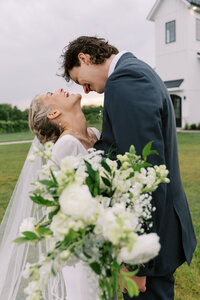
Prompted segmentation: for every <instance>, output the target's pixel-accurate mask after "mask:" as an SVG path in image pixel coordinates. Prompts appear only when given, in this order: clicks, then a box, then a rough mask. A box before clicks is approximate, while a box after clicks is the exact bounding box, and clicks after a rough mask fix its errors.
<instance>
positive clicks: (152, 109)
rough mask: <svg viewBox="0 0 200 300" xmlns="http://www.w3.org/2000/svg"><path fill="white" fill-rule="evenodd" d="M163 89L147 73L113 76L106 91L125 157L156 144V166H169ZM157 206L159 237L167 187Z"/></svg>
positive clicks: (157, 195)
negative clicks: (131, 151)
mask: <svg viewBox="0 0 200 300" xmlns="http://www.w3.org/2000/svg"><path fill="white" fill-rule="evenodd" d="M162 99H163V97H162V90H161V88H160V86H159V82H157V85H156V84H155V80H154V81H153V80H152V79H151V78H148V76H146V75H144V74H139V75H137V74H136V75H135V76H133V75H130V76H129V75H126V74H124V75H123V76H122V75H121V76H119V77H117V76H116V77H113V78H112V80H110V82H109V84H108V85H107V86H106V90H105V106H106V107H105V108H106V110H107V113H108V115H109V118H110V122H111V124H112V130H113V134H114V138H115V143H116V146H117V153H120V154H124V153H125V152H126V151H129V148H130V145H134V146H135V148H136V153H137V154H139V155H141V153H142V149H143V148H144V146H145V145H146V144H147V143H148V142H149V141H153V146H152V148H153V149H155V150H157V151H158V153H159V155H153V156H150V159H149V162H151V163H152V164H153V165H159V164H165V154H164V153H165V151H164V149H165V142H164V137H163V130H162V126H163V120H164V114H163V105H162ZM152 202H153V203H152V204H153V206H155V207H156V212H155V214H154V215H153V216H152V218H153V228H152V231H153V232H157V234H158V235H159V227H160V218H162V215H163V211H164V209H165V207H166V203H165V202H166V184H161V185H160V186H159V188H158V189H157V191H156V192H154V195H153V201H152ZM153 264H154V261H151V262H149V263H147V264H146V265H145V267H144V268H142V269H141V270H140V272H139V275H140V276H143V275H146V271H147V270H148V268H152V265H153Z"/></svg>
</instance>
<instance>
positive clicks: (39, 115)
mask: <svg viewBox="0 0 200 300" xmlns="http://www.w3.org/2000/svg"><path fill="white" fill-rule="evenodd" d="M80 102H81V95H79V94H71V95H69V93H66V92H65V91H64V90H63V89H60V90H58V91H57V92H55V93H51V92H48V93H46V94H40V95H38V96H36V97H35V98H34V99H33V100H32V102H31V105H30V110H29V127H30V129H31V131H32V132H33V133H34V134H35V135H36V136H37V139H38V140H39V142H40V143H41V144H44V143H46V142H47V141H52V142H54V143H55V145H54V147H53V159H54V160H56V162H57V163H60V162H61V160H62V158H64V157H65V156H67V155H73V156H75V155H78V154H82V155H84V154H87V149H89V148H91V147H93V145H94V143H95V142H96V141H97V140H98V139H99V137H100V133H99V131H98V130H97V129H96V128H87V122H86V119H85V117H84V114H83V112H82V110H81V105H80ZM37 143H38V142H37V141H36V139H35V140H34V142H33V145H32V147H31V149H30V151H29V155H30V154H31V152H32V150H33V147H34V145H35V144H37ZM33 165H34V167H33V166H32V165H31V163H30V162H29V161H28V159H26V162H25V164H24V167H23V170H22V173H21V175H20V178H19V180H18V183H17V185H16V188H15V190H14V193H13V196H12V198H11V200H10V203H9V206H8V209H7V211H6V213H5V216H4V219H3V221H2V224H1V227H0V269H1V271H0V272H1V273H0V299H6V300H18V299H19V300H22V299H25V295H24V294H23V289H24V287H25V286H26V284H27V282H25V280H24V279H23V277H22V270H23V269H24V267H25V264H26V262H32V260H33V256H34V260H35V259H37V258H39V256H40V255H41V253H42V249H37V251H36V249H33V247H29V245H23V246H22V245H21V246H17V245H15V244H14V243H12V240H13V239H14V238H16V237H17V235H19V232H18V231H19V226H20V223H21V221H22V220H23V219H24V218H25V217H29V216H33V215H34V216H35V214H37V209H36V207H35V205H34V204H33V203H32V201H31V200H30V199H28V198H29V192H30V190H31V183H32V182H34V181H36V178H37V170H39V168H40V167H41V161H40V160H39V158H38V159H37V161H36V162H35V163H33ZM38 217H39V216H38ZM62 275H63V276H62ZM63 277H64V282H65V286H66V292H65V289H64V284H63ZM91 284H92V285H93V283H92V282H91V278H90V275H89V268H87V267H86V266H85V265H84V264H83V263H78V264H76V265H75V266H66V267H65V268H63V270H62V274H59V276H58V277H57V278H56V279H52V281H51V282H50V283H49V286H48V289H47V290H46V291H45V292H44V299H45V300H54V299H57V300H58V299H59V300H64V299H67V300H90V299H91V300H96V299H98V295H97V294H98V292H97V289H96V293H95V295H94V292H95V288H94V286H93V287H92V291H91ZM66 293H67V297H66Z"/></svg>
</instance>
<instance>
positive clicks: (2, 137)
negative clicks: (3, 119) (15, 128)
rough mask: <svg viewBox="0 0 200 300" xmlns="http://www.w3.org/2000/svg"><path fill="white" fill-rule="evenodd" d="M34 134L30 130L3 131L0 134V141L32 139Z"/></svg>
mask: <svg viewBox="0 0 200 300" xmlns="http://www.w3.org/2000/svg"><path fill="white" fill-rule="evenodd" d="M33 137H34V135H33V134H32V133H31V132H30V131H25V132H17V133H5V134H0V142H14V141H25V140H32V139H33Z"/></svg>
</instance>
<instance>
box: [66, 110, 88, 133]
mask: <svg viewBox="0 0 200 300" xmlns="http://www.w3.org/2000/svg"><path fill="white" fill-rule="evenodd" d="M61 126H62V128H63V132H62V134H61V136H63V135H66V134H71V135H73V136H75V137H78V138H80V137H82V138H88V131H87V121H86V119H85V116H84V114H83V112H80V113H78V114H76V116H72V117H71V118H70V119H69V116H68V118H66V119H65V118H64V116H63V120H62V121H61ZM61 136H60V137H61Z"/></svg>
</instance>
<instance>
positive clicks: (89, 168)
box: [85, 160, 97, 181]
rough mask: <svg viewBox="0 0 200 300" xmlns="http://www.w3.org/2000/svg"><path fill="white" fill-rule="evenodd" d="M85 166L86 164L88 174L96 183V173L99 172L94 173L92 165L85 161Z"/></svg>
mask: <svg viewBox="0 0 200 300" xmlns="http://www.w3.org/2000/svg"><path fill="white" fill-rule="evenodd" d="M85 164H86V167H87V173H88V174H89V175H90V177H91V178H92V179H93V180H94V181H95V180H96V172H97V171H94V170H93V169H92V166H91V164H90V163H89V162H88V161H86V160H85Z"/></svg>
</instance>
